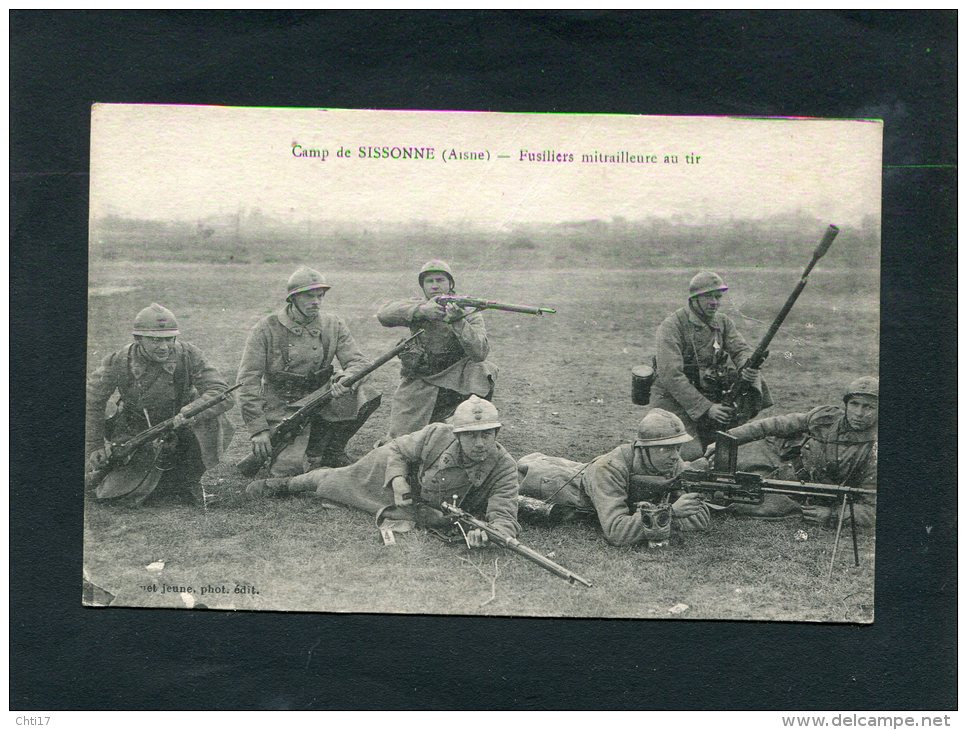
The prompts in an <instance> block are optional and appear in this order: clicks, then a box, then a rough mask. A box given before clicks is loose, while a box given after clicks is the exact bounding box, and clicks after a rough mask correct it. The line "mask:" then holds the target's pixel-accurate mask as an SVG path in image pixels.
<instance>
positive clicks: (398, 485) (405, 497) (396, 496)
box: [390, 477, 413, 507]
mask: <svg viewBox="0 0 967 730" xmlns="http://www.w3.org/2000/svg"><path fill="white" fill-rule="evenodd" d="M390 486H391V487H392V488H393V503H394V504H395V505H396V506H397V507H408V506H409V505H411V504H413V496H412V492H413V490H412V489H410V483H409V482H408V481H406V477H394V478H393V482H392V484H390Z"/></svg>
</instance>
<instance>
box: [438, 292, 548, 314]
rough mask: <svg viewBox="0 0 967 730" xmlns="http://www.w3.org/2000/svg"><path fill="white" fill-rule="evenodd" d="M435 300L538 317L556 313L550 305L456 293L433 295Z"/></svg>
mask: <svg viewBox="0 0 967 730" xmlns="http://www.w3.org/2000/svg"><path fill="white" fill-rule="evenodd" d="M435 301H436V303H437V304H439V305H440V306H443V307H445V306H446V305H447V304H456V305H457V306H458V307H466V308H468V309H499V310H500V311H501V312H517V313H518V314H536V315H537V316H538V317H540V316H542V315H544V314H556V313H557V310H556V309H551V308H550V307H529V306H526V305H523V304H503V303H502V302H495V301H492V300H489V299H479V298H478V297H463V296H460V295H458V294H443V295H441V296H438V297H435Z"/></svg>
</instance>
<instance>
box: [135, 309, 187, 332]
mask: <svg viewBox="0 0 967 730" xmlns="http://www.w3.org/2000/svg"><path fill="white" fill-rule="evenodd" d="M131 334H132V335H137V336H138V337H176V336H178V335H180V334H181V333H180V332H179V331H178V320H177V319H175V315H174V313H173V312H172V311H171V310H170V309H165V308H164V307H162V306H161V305H160V304H151V306H148V307H145V308H144V309H142V310H141V311H140V312H138V316H137V317H135V318H134V329H133V330H132V331H131Z"/></svg>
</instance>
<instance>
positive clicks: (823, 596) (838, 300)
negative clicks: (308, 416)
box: [79, 248, 879, 622]
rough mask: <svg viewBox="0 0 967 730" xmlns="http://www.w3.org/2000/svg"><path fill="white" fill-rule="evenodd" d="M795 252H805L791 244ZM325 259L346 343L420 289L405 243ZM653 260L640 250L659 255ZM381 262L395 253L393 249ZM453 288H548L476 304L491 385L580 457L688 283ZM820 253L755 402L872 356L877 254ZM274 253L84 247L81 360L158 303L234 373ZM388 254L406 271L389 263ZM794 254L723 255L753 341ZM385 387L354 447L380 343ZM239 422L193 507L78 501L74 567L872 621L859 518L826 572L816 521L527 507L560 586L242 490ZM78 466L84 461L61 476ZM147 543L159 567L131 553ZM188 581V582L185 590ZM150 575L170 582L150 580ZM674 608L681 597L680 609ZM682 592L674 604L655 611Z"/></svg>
mask: <svg viewBox="0 0 967 730" xmlns="http://www.w3.org/2000/svg"><path fill="white" fill-rule="evenodd" d="M808 253H809V251H808V249H807V250H805V251H804V254H803V258H804V260H803V262H802V263H803V264H804V263H805V257H806V256H808ZM306 263H309V264H310V265H314V266H317V267H318V268H320V269H322V270H323V271H325V272H326V274H327V276H329V277H330V279H331V283H332V284H333V289H332V290H331V291H330V292H329V295H328V296H327V298H326V306H328V307H330V308H332V309H333V310H334V311H336V312H338V313H339V314H340V315H341V316H342V317H343V318H344V319H345V321H346V322H347V324H348V325H349V327H350V328H351V330H352V332H353V333H354V335H355V337H356V339H357V341H358V342H359V344H360V345H361V346H362V347H363V349H364V351H365V352H366V353H367V354H368V355H370V356H375V355H377V354H378V353H380V352H382V351H384V350H386V349H388V348H390V347H392V346H393V345H394V344H395V342H396V340H397V339H398V336H399V335H400V334H401V332H400V331H390V330H387V329H384V328H382V327H380V326H379V324H378V323H377V321H376V319H375V317H374V312H375V311H376V309H377V308H378V306H379V305H380V304H382V303H383V302H384V301H387V300H389V299H393V298H399V297H401V296H410V295H412V294H414V293H416V292H417V289H416V283H415V274H414V273H413V271H414V269H415V268H416V267H417V266H419V264H420V263H421V261H410V260H406V261H402V260H401V261H399V262H395V261H393V262H390V261H387V265H390V264H392V265H394V266H396V267H397V270H394V271H393V272H389V271H382V272H380V271H365V272H360V271H354V270H348V269H345V268H339V267H333V266H328V265H327V262H325V261H307V262H306ZM656 263H657V262H656ZM397 264H398V265H397ZM454 264H455V266H457V272H458V287H459V290H460V291H461V292H464V293H468V294H473V295H475V296H486V297H488V298H497V299H501V300H503V301H509V302H515V303H523V304H540V305H544V306H551V307H555V308H556V309H557V310H558V313H557V314H556V315H551V316H546V317H543V318H536V317H529V316H524V315H514V314H508V313H501V312H489V313H487V314H486V315H485V316H486V321H487V327H488V332H489V335H490V343H491V353H492V354H491V359H492V360H493V361H494V362H495V363H497V364H498V365H499V366H500V368H501V372H500V376H499V379H498V385H497V390H496V395H495V399H494V400H495V403H496V405H497V406H498V408H499V409H500V411H501V419H502V421H503V423H504V424H505V426H504V428H503V430H502V431H501V433H500V441H501V443H502V444H503V445H504V446H505V447H506V448H507V449H508V450H509V451H510V453H511V454H512V455H514V456H517V457H520V456H522V455H524V454H527V453H530V452H532V451H543V452H545V453H548V454H554V455H562V456H568V457H569V458H572V459H575V460H579V461H584V460H587V459H590V458H592V457H594V456H596V455H598V454H601V453H604V452H606V451H608V450H610V449H612V448H613V447H614V446H615V445H617V444H618V443H621V442H624V441H627V440H629V439H630V438H631V436H632V434H633V432H634V428H635V425H636V424H637V422H638V420H639V418H640V415H641V409H640V408H639V407H637V406H634V405H633V404H632V403H631V398H630V391H631V377H630V370H631V368H632V366H634V365H637V364H639V363H642V362H645V361H647V360H650V356H651V353H652V352H653V341H654V333H655V329H656V327H657V325H658V323H659V322H660V321H661V319H663V318H664V317H665V316H666V315H667V314H668V313H669V312H671V311H672V310H673V309H675V308H677V307H679V306H681V305H682V304H683V302H684V295H683V292H684V291H685V289H686V287H687V282H688V279H689V277H690V276H691V274H693V273H694V272H695V271H696V270H697V269H698V268H699V264H696V265H695V267H694V268H674V269H671V268H642V269H638V270H629V269H601V268H598V269H588V270H569V269H556V270H541V271H531V272H528V271H521V270H515V271H506V270H503V271H500V270H487V269H470V270H467V269H463V268H461V267H460V262H459V260H457V261H455V262H454ZM853 264H854V262H851V261H850V259H849V256H848V255H847V254H846V253H842V252H839V253H837V252H836V249H835V248H834V250H833V252H832V253H831V254H830V255H829V256H828V263H827V262H824V265H822V266H820V267H819V268H818V269H817V270H815V271H814V272H813V274H812V276H811V280H810V283H809V286H808V287H807V289H806V291H805V293H804V294H803V296H802V297H801V299H800V301H799V303H798V304H797V306H796V308H795V309H794V310H793V312H792V314H791V315H790V317H789V319H788V320H787V323H786V325H785V326H784V328H783V329H782V330H781V331H780V333H779V335H778V336H777V337H776V339H775V340H774V342H773V345H772V348H771V350H772V355H771V357H770V359H769V361H768V363H767V365H766V367H765V371H764V372H765V374H766V377H767V378H768V380H769V384H770V387H771V388H772V392H773V396H774V398H775V400H776V402H777V405H776V406H774V407H773V408H772V409H771V410H770V411H767V412H766V413H765V414H764V415H770V414H778V413H784V412H789V411H795V410H801V409H805V408H808V407H811V406H813V405H818V404H821V403H828V402H832V403H835V402H838V401H839V398H840V391H841V388H842V387H843V385H844V384H845V383H846V382H848V381H849V380H850V379H851V378H853V377H855V376H856V375H858V374H866V373H871V372H875V371H876V368H877V359H878V350H877V347H878V307H877V302H878V291H879V281H878V278H877V275H876V272H875V271H869V270H867V269H866V268H864V267H860V266H855V268H850V266H851V265H853ZM292 268H293V267H292V265H291V264H289V263H275V264H248V265H238V264H235V265H227V264H224V265H223V264H204V263H198V264H169V263H151V262H147V263H141V262H139V263H123V262H103V261H97V260H95V259H93V258H92V262H91V271H90V295H91V296H90V316H89V335H88V345H89V348H88V357H89V362H88V367H89V370H91V369H93V368H94V367H96V364H97V363H98V361H99V360H100V359H101V357H103V356H104V355H105V354H107V353H109V352H111V351H113V350H115V349H117V348H119V347H121V346H122V345H124V344H125V343H126V342H127V341H128V340H129V335H128V334H127V333H128V332H129V327H130V321H131V319H132V318H133V316H134V314H135V313H136V312H137V311H138V310H139V309H140V308H141V307H143V306H145V305H146V304H148V303H150V302H152V301H157V302H159V303H161V304H164V305H165V306H168V307H170V308H172V309H173V310H174V311H175V312H176V314H177V315H178V317H179V320H180V325H181V330H182V333H183V339H185V340H188V341H190V342H193V343H195V344H196V345H198V346H200V347H201V348H202V350H203V351H204V352H205V353H206V355H207V356H208V357H209V359H210V361H211V362H212V363H213V364H214V365H215V366H216V367H218V368H219V369H220V370H221V371H222V372H223V374H224V375H225V376H226V378H228V379H229V380H233V379H234V376H235V371H236V368H237V365H238V359H239V357H240V355H241V351H242V347H243V344H244V341H245V337H246V334H247V332H248V330H249V329H250V328H251V326H252V325H253V324H254V323H255V322H256V321H257V319H258V318H259V317H261V316H263V315H265V314H266V313H268V312H271V311H273V310H275V309H276V308H277V307H278V306H279V305H280V303H281V300H282V297H283V294H284V282H285V280H286V278H287V276H288V275H289V273H291V269H292ZM399 270H403V271H404V272H405V273H399ZM800 270H801V266H800V267H799V268H792V267H785V268H775V267H773V268H770V267H769V265H768V263H765V262H764V265H763V266H748V267H745V268H734V267H731V268H724V270H722V271H721V273H722V274H723V275H724V276H725V277H726V279H727V281H728V282H729V284H730V286H731V287H732V288H731V291H730V293H729V295H728V296H727V297H726V310H727V313H728V314H729V315H730V316H732V317H733V319H734V320H735V321H736V323H737V325H738V326H739V328H740V330H741V331H743V332H744V334H745V335H746V338H747V339H748V340H749V341H750V342H755V341H756V340H757V338H758V337H759V336H761V335H762V334H763V333H764V331H765V329H766V328H767V326H768V324H769V321H770V320H771V318H772V317H773V316H774V315H775V313H776V312H777V311H778V309H779V307H780V306H781V305H782V303H783V301H784V300H785V297H786V296H787V295H788V293H789V291H791V289H792V287H793V286H794V285H795V283H796V282H797V280H798V276H799V272H800ZM374 377H375V379H376V382H377V383H378V384H380V385H381V386H382V388H383V392H384V393H385V395H386V398H385V400H384V406H383V407H382V408H381V409H380V410H379V411H377V413H376V414H375V415H374V416H373V417H372V418H371V419H370V421H369V423H368V424H367V425H366V427H365V428H364V429H363V430H362V431H361V432H360V433H359V434H358V435H357V437H356V438H355V439H354V440H353V441H352V442H350V446H349V453H350V456H352V457H354V458H357V457H359V456H362V455H363V454H364V453H365V452H366V451H367V450H368V449H369V448H370V447H371V446H372V444H373V442H374V441H375V440H376V439H377V438H378V437H380V436H381V435H382V434H383V433H384V431H385V429H386V425H387V421H388V415H389V398H388V396H389V395H390V394H391V393H392V390H393V388H394V387H395V385H396V383H397V382H398V377H399V367H398V365H397V364H396V363H395V362H394V363H391V364H390V365H387V366H385V367H384V368H383V369H381V370H380V371H378V372H377V373H376V375H375V376H374ZM229 415H230V417H231V418H232V419H233V420H234V421H235V422H236V423H237V424H239V426H240V428H239V433H238V434H237V435H236V437H235V440H234V442H233V444H232V446H231V449H230V451H229V454H228V458H227V459H226V460H225V461H224V462H223V463H222V464H221V465H219V466H218V467H217V468H216V469H213V470H210V471H209V472H208V473H207V474H206V475H205V477H204V484H205V487H206V490H207V491H208V492H210V493H212V494H214V495H215V497H216V498H215V499H214V500H213V501H212V502H211V504H210V505H209V507H208V509H207V511H202V510H200V509H198V510H193V509H189V508H185V507H170V508H146V509H142V510H137V511H135V510H124V509H118V508H110V507H107V506H104V505H100V504H88V505H87V509H86V516H85V524H86V533H85V566H86V570H87V572H88V574H89V577H90V579H91V580H92V581H93V582H95V583H96V584H98V585H99V586H101V587H103V588H104V589H106V590H108V591H110V592H111V593H114V594H116V596H117V598H116V600H115V603H116V604H120V605H131V606H167V607H180V606H184V605H185V599H184V598H183V597H182V596H181V595H180V593H181V591H179V590H178V589H179V588H185V587H187V586H191V588H192V589H193V593H192V596H193V598H194V599H195V600H198V601H201V602H202V603H204V604H205V605H206V606H208V607H210V608H224V609H238V610H245V609H258V610H306V611H346V612H386V611H394V612H406V613H456V614H488V615H542V616H602V617H644V618H662V617H673V616H674V617H675V618H685V619H708V618H715V619H775V620H806V621H862V622H866V621H871V620H872V618H873V570H874V537H873V535H872V534H861V535H860V558H861V562H862V565H861V566H860V567H859V568H856V567H853V564H852V550H851V545H850V543H849V538H848V533H844V540H843V542H842V543H841V546H840V551H839V553H838V555H837V558H836V562H837V565H836V569H835V571H834V573H833V578H832V580H831V581H830V582H829V584H827V583H826V580H825V578H826V572H827V569H828V565H829V560H830V552H831V548H832V544H833V533H832V531H830V530H822V529H818V528H812V529H809V531H808V532H809V539H808V540H805V541H798V540H796V539H795V533H796V532H797V530H800V529H802V528H803V527H804V525H803V524H802V523H801V522H800V521H798V520H793V521H787V522H780V523H763V522H750V521H743V520H740V519H735V518H730V517H727V516H726V517H722V516H716V517H715V518H714V519H713V523H712V528H711V529H710V530H709V531H708V532H707V533H704V534H689V535H686V536H684V537H683V536H675V538H674V539H673V543H672V545H671V546H670V547H669V548H667V549H664V550H659V551H655V550H649V549H648V548H645V547H636V548H614V547H610V546H608V545H607V544H606V543H605V542H604V540H603V538H602V537H601V536H600V534H598V532H597V530H596V528H593V527H591V526H586V525H571V526H564V527H556V528H553V529H546V528H537V527H531V526H525V532H524V533H523V535H522V536H521V537H522V540H523V541H524V542H525V543H526V544H528V545H530V546H532V547H534V548H535V549H537V550H539V551H541V552H543V553H545V554H550V555H551V557H552V558H553V559H554V560H556V561H558V562H560V563H562V564H563V565H565V566H567V567H568V568H570V569H572V570H574V571H575V572H577V573H579V574H580V575H582V576H584V577H586V578H588V579H590V580H591V581H592V582H593V583H594V587H593V588H591V589H584V588H581V587H573V586H569V585H568V584H566V583H565V582H564V581H561V580H559V579H557V578H555V577H554V576H552V575H550V574H549V573H545V572H544V571H542V570H540V569H539V568H537V567H536V566H534V565H532V564H530V563H528V562H526V561H524V560H523V559H521V558H518V557H516V556H514V555H511V554H509V553H505V552H502V551H499V550H497V549H488V550H483V551H473V552H472V553H471V552H469V551H468V550H467V549H466V548H465V547H461V546H457V545H445V544H442V543H440V542H438V541H436V540H434V539H433V538H431V537H428V536H427V535H425V534H422V533H417V532H412V533H407V534H404V535H399V536H398V538H397V540H398V542H397V545H396V546H389V547H385V546H383V545H382V543H381V542H380V540H379V536H378V534H377V531H376V530H375V528H374V526H373V522H372V518H371V517H370V516H369V515H365V514H363V513H359V512H354V511H352V510H349V509H344V508H341V507H336V508H326V507H324V506H323V505H321V504H319V503H317V502H315V501H313V500H312V499H310V498H293V499H288V500H269V501H265V502H258V503H253V502H249V501H246V500H245V498H244V494H243V491H244V486H245V482H246V480H244V479H243V478H242V477H241V475H240V474H239V473H238V472H237V471H236V470H235V469H234V467H233V466H232V465H233V464H234V463H235V462H237V461H238V460H239V459H241V458H242V457H243V456H244V455H245V454H246V453H247V452H248V434H247V433H246V432H245V430H244V428H243V427H241V425H240V417H239V413H238V410H237V409H235V410H233V411H231V412H230V414H229ZM79 481H80V478H79ZM159 560H163V561H164V563H165V567H164V569H163V570H161V571H160V572H151V571H148V570H147V569H146V566H147V565H148V564H150V563H152V562H154V561H159ZM203 588H205V589H210V590H206V591H205V592H204V594H203V593H202V589H203ZM166 590H167V592H165V591H166ZM680 605H685V606H687V608H686V609H680ZM676 606H678V607H679V609H680V610H681V612H680V613H672V612H671V611H670V609H672V608H673V607H676Z"/></svg>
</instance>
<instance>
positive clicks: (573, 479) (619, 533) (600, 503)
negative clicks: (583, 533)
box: [517, 444, 709, 545]
mask: <svg viewBox="0 0 967 730" xmlns="http://www.w3.org/2000/svg"><path fill="white" fill-rule="evenodd" d="M700 461H701V462H702V464H701V465H697V464H694V463H693V464H690V465H687V464H686V463H685V462H684V461H682V460H681V459H679V460H678V462H677V463H676V465H675V466H674V468H673V470H672V472H671V473H670V474H660V473H658V472H657V471H656V470H655V469H653V468H651V467H650V466H649V465H648V464H647V463H645V460H644V459H643V458H642V454H641V450H640V449H636V448H635V447H634V445H633V444H622V445H621V446H619V447H618V448H616V449H614V450H613V451H610V452H608V453H607V454H604V455H602V456H599V457H598V458H596V459H594V460H593V461H592V462H590V463H589V464H581V463H578V462H576V461H571V460H569V459H562V458H560V457H554V456H545V455H544V454H540V453H534V454H528V455H527V456H524V457H523V458H521V459H520V461H518V463H517V469H518V472H519V477H520V493H521V494H522V495H524V496H527V497H533V498H536V499H539V500H542V501H544V502H547V503H550V504H562V505H567V506H569V507H573V508H575V509H577V510H579V511H582V512H586V513H594V514H597V517H598V522H599V523H600V525H601V530H602V531H603V533H604V538H605V539H606V540H607V541H608V542H609V543H610V544H612V545H634V544H637V543H640V542H645V541H646V540H648V539H649V535H648V534H647V532H646V530H645V528H644V526H643V524H642V522H641V519H640V518H639V517H638V515H637V514H636V513H635V509H634V506H633V503H634V502H636V501H640V500H649V501H652V502H658V501H661V500H662V498H663V496H664V495H662V494H660V493H659V491H658V490H655V492H654V493H643V492H637V490H635V491H634V493H633V490H632V488H631V477H632V476H635V475H642V476H654V477H666V478H671V477H674V476H677V475H678V474H679V473H681V472H682V471H683V470H684V469H686V468H698V469H701V468H704V460H700ZM681 495H682V492H672V493H669V494H668V501H669V502H674V501H675V500H676V499H678V498H679V497H680V496H681ZM708 523H709V511H708V507H707V506H706V505H704V504H703V505H702V511H701V512H700V513H699V514H696V515H692V516H691V517H687V518H685V519H678V518H672V528H673V529H676V530H682V531H690V530H704V529H706V528H707V527H708Z"/></svg>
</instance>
